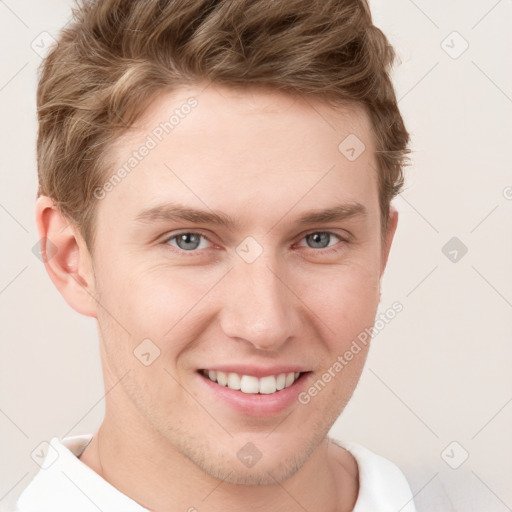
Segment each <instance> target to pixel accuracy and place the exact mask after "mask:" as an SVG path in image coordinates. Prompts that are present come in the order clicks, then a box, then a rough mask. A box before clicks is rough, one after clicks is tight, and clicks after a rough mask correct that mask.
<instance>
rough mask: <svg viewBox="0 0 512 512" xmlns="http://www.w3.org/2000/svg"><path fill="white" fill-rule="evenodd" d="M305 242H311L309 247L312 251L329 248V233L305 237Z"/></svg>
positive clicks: (312, 234)
mask: <svg viewBox="0 0 512 512" xmlns="http://www.w3.org/2000/svg"><path fill="white" fill-rule="evenodd" d="M306 240H307V241H308V242H311V245H310V247H312V248H313V249H324V248H326V247H328V246H329V242H330V240H331V233H322V232H318V233H311V234H309V235H306Z"/></svg>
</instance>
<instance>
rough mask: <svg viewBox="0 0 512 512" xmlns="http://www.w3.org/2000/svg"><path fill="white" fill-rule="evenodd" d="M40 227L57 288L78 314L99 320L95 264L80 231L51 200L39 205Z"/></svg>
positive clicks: (42, 246)
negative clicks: (97, 316) (93, 265)
mask: <svg viewBox="0 0 512 512" xmlns="http://www.w3.org/2000/svg"><path fill="white" fill-rule="evenodd" d="M36 224H37V231H38V233H39V237H40V253H41V259H42V260H43V262H44V266H45V268H46V271H47V272H48V275H49V276H50V278H51V280H52V281H53V284H54V285H55V286H56V287H57V289H58V290H59V292H60V294H61V295H62V296H63V297H64V299H65V300H66V302H67V303H68V304H69V305H70V306H71V307H72V308H73V309H74V310H75V311H78V313H81V314H82V315H86V316H92V317H96V315H97V313H96V311H97V301H96V299H95V297H96V292H95V280H94V272H93V267H92V260H91V256H90V253H89V250H88V248H87V245H86V243H85V241H84V239H83V238H82V236H81V234H80V233H79V230H78V229H77V227H76V226H75V225H74V224H72V223H70V222H69V221H68V220H67V218H66V217H64V215H63V214H62V213H61V211H60V210H59V209H58V208H57V206H56V205H55V203H54V201H53V200H52V199H51V198H49V197H47V196H40V197H39V198H38V199H37V201H36Z"/></svg>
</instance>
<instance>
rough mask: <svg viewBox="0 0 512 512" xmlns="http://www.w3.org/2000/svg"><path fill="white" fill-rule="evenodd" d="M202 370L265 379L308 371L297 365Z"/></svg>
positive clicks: (221, 367) (207, 367)
mask: <svg viewBox="0 0 512 512" xmlns="http://www.w3.org/2000/svg"><path fill="white" fill-rule="evenodd" d="M201 369H202V370H213V371H217V372H219V371H220V372H225V373H237V374H238V375H251V376H253V377H258V378H262V377H267V376H269V375H279V374H281V373H292V372H293V373H304V372H307V371H309V370H307V369H306V367H304V366H302V365H297V364H279V365H274V366H255V365H251V364H221V365H212V366H205V367H204V368H201Z"/></svg>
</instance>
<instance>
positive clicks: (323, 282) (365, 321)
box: [301, 265, 380, 345]
mask: <svg viewBox="0 0 512 512" xmlns="http://www.w3.org/2000/svg"><path fill="white" fill-rule="evenodd" d="M379 283H380V281H379V274H378V272H375V270H373V267H371V266H363V265H350V266H343V267H340V268H339V269H336V270H334V271H332V269H331V272H330V273H329V274H327V273H326V274H325V275H323V276H322V275H319V274H317V275H316V276H315V278H314V279H311V281H310V282H309V284H307V280H306V281H305V282H304V283H302V284H301V289H302V290H304V295H303V297H304V301H305V302H306V304H307V305H308V306H309V307H311V309H312V310H313V311H314V312H315V313H316V314H317V315H318V317H319V318H320V320H321V321H322V322H323V323H324V324H325V326H326V327H328V328H329V329H328V332H329V336H328V337H329V339H330V340H331V343H333V344H338V345H339V344H342V345H343V343H346V342H347V341H348V340H351V339H352V338H353V337H356V336H357V335H358V334H359V333H360V332H361V331H363V330H364V329H365V328H367V327H370V326H371V325H372V324H373V321H374V318H375V314H376V311H377V306H378V303H379V298H380V284H379Z"/></svg>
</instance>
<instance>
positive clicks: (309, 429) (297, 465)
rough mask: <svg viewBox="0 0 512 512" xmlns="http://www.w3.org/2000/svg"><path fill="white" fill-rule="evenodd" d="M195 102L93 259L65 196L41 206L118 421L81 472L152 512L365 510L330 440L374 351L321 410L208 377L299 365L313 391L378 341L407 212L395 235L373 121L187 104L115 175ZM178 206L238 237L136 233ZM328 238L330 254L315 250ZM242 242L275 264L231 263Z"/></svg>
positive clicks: (242, 97) (183, 96)
mask: <svg viewBox="0 0 512 512" xmlns="http://www.w3.org/2000/svg"><path fill="white" fill-rule="evenodd" d="M191 96H193V97H195V98H196V99H197V101H198V105H197V107H196V108H194V109H193V110H192V112H191V113H190V114H189V115H187V116H186V117H185V118H184V119H182V120H181V121H180V123H179V125H178V126H176V127H175V128H174V129H173V131H172V133H170V134H169V135H167V136H166V137H165V138H164V139H163V140H162V142H160V143H159V144H158V145H157V147H155V148H154V149H152V150H151V151H150V153H149V154H148V155H147V156H146V157H145V158H144V159H143V160H142V161H141V162H140V163H139V164H138V166H137V167H136V168H135V169H134V170H133V171H132V172H131V173H130V174H129V175H128V176H127V177H126V178H125V179H124V180H123V181H122V182H121V183H120V184H118V185H117V186H116V187H115V188H114V189H113V190H112V191H110V192H109V193H107V194H106V196H105V198H104V199H102V200H100V201H98V204H97V208H98V210H97V217H96V225H95V230H96V239H95V245H94V248H93V250H92V251H89V249H88V247H87V245H86V244H85V242H84V240H83V238H82V236H81V234H80V232H79V230H78V229H77V228H76V227H75V226H74V225H73V224H69V225H68V223H67V221H66V219H65V218H64V217H63V216H62V214H61V213H60V212H59V210H58V209H57V208H56V207H55V206H54V204H53V202H52V200H51V199H49V198H48V197H44V196H42V197H40V198H39V199H38V201H37V208H36V209H37V224H38V229H39V233H40V236H41V237H47V238H49V239H50V240H51V241H52V243H53V244H54V245H55V246H56V247H57V253H56V254H55V256H53V257H52V258H50V259H49V260H48V261H47V262H46V263H45V265H46V268H47V271H48V273H49V275H50V277H51V278H52V280H53V282H54V283H55V285H56V286H57V288H58V289H59V291H60V292H61V294H62V295H63V296H64V298H65V299H66V300H67V302H68V303H69V304H70V305H71V306H72V307H73V308H74V309H75V310H77V311H78V312H80V313H82V314H84V315H88V316H91V317H94V318H96V319H97V325H98V332H99V338H100V347H101V357H102V366H103V373H104V382H105V390H106V392H107V394H106V397H105V406H106V413H105V418H104V421H103V423H102V425H101V427H100V428H99V429H98V431H97V432H96V433H95V434H94V437H93V440H92V442H91V443H90V444H89V446H88V447H87V449H86V450H85V452H84V453H83V454H82V456H81V460H82V462H84V463H85V464H87V465H88V466H90V467H91V468H92V469H93V470H94V471H96V472H97V473H98V474H99V475H101V476H102V477H103V478H104V479H105V480H107V481H108V482H110V483H111V484H112V485H114V486H115V487H116V488H118V489H119V490H120V491H121V492H123V493H125V494H127V495H128V496H130V497H131V498H132V499H134V500H135V501H137V502H138V503H140V504H141V505H143V506H144V507H146V508H148V509H151V510H169V508H168V507H169V504H171V503H172V504H173V510H190V509H192V507H195V508H196V509H197V510H199V511H201V512H202V511H218V510H222V511H224V512H225V511H238V510H244V511H249V512H250V511H256V510H267V511H276V512H277V511H288V512H290V511H299V510H300V511H302V510H304V508H305V509H307V510H308V511H310V512H315V511H326V510H327V511H334V510H336V511H349V510H352V507H353V506H354V503H355V501H356V498H357V493H358V469H357V464H356V462H355V460H354V459H353V457H352V456H351V455H350V454H349V453H348V452H347V451H346V450H344V449H343V448H341V447H339V446H338V445H336V444H334V443H332V442H330V439H329V437H328V431H329V429H330V427H331V426H332V424H333V423H334V421H335V420H336V419H337V418H338V416H339V415H340V413H341V412H342V410H343V409H344V407H345V406H346V404H347V402H348V401H349V399H350V397H351V395H352V393H353V391H354V388H355V386H356V384H357V381H358V379H359V377H360V374H361V371H362V369H363V365H364V362H365V359H366V354H367V347H363V350H361V352H359V353H358V354H357V355H356V356H355V357H354V358H353V359H352V360H351V361H350V363H349V364H348V365H347V366H346V367H345V368H344V369H343V371H341V372H339V374H337V376H336V378H334V379H333V380H332V381H331V382H330V383H329V384H328V385H327V386H326V387H325V388H324V389H323V390H322V391H321V392H320V393H318V395H317V396H315V397H314V398H312V399H311V401H310V402H309V403H308V404H307V405H302V404H299V403H294V404H293V405H292V406H291V407H289V408H287V409H286V410H284V411H282V412H279V413H277V414H273V415H270V416H266V417H254V416H248V415H245V414H241V413H239V412H237V411H235V410H234V409H233V408H232V407H231V406H229V405H227V404H226V403H224V402H223V401H222V400H219V399H217V398H216V397H215V396H213V395H212V394H209V393H205V388H204V383H203V382H202V381H201V379H202V377H200V376H199V375H198V373H197V370H198V369H199V368H210V367H213V366H214V365H219V364H226V363H247V364H254V365H262V366H268V365H272V364H281V363H282V364H298V365H301V366H303V367H305V368H307V369H308V371H310V372H311V373H309V374H308V375H307V376H306V377H307V379H310V380H309V382H310V383H313V382H315V381H316V380H317V379H318V378H320V376H321V375H322V374H323V373H324V372H325V371H326V370H327V369H328V368H329V367H331V366H332V364H333V363H334V362H335V361H336V358H337V356H338V355H340V354H343V353H344V352H345V351H346V350H347V349H348V348H349V347H350V344H351V342H352V341H353V340H354V339H356V337H357V335H358V334H359V333H360V332H362V331H363V330H364V329H365V328H368V327H370V326H372V325H373V322H374V318H375V314H376V310H377V306H378V303H379V300H380V279H381V276H382V273H383V271H384V268H385V266H386V261H387V257H388V253H389V250H390V246H391V242H392V239H393V235H394V232H395V229H396V224H397V220H398V214H397V212H396V211H395V210H394V209H391V213H390V221H389V224H388V230H387V231H386V232H385V233H384V234H382V233H381V230H380V213H379V203H378V188H377V175H376V167H377V164H376V160H375V146H374V141H373V138H372V135H371V129H370V124H369V120H368V117H367V115H366V114H365V112H364V111H363V110H361V109H359V108H358V107H356V106H353V107H350V108H348V107H344V108H338V109H334V108H333V107H330V106H327V105H326V104H323V103H320V102H318V101H312V100H308V101H305V100H303V99H301V98H298V97H292V96H289V95H285V94H282V93H278V92H275V91H265V90H261V89H259V90H250V89H244V90H243V91H240V90H233V89H227V88H224V87H221V86H214V85H209V86H208V87H206V88H205V87H204V85H202V86H199V85H197V86H190V87H186V88H185V87H183V88H181V89H178V90H176V91H173V92H172V93H164V94H162V95H161V96H160V97H158V98H157V99H156V101H155V102H154V103H153V104H152V105H151V107H150V108H149V109H148V110H147V111H146V112H145V114H144V116H143V117H142V118H141V119H139V121H138V122H137V123H136V126H134V127H133V129H132V130H130V132H129V133H127V134H125V135H124V136H123V137H121V138H120V139H119V141H118V142H117V143H116V144H115V145H114V146H113V147H112V150H111V153H110V155H109V157H110V161H111V162H112V164H113V167H112V169H113V170H115V169H116V168H118V167H119V166H121V165H122V164H123V163H124V162H126V160H127V159H128V158H129V157H130V155H131V153H132V152H133V151H134V150H135V149H137V148H139V147H140V146H141V145H142V144H143V143H144V141H145V140H146V137H147V135H148V134H150V133H151V131H152V130H153V129H154V127H155V126H157V125H158V124H159V123H160V122H162V121H163V120H165V119H166V118H168V116H169V114H168V113H169V112H171V111H172V110H173V109H175V108H177V107H179V106H180V105H182V104H183V103H184V102H185V101H186V100H187V98H189V97H191ZM349 134H356V135H357V137H358V138H359V139H360V140H361V141H363V142H364V144H365V146H366V149H365V151H364V152H363V153H362V154H361V155H360V156H359V157H358V158H357V159H356V160H355V161H349V160H348V159H347V158H346V157H345V156H344V155H343V154H342V153H341V152H340V151H339V150H338V145H339V144H340V142H341V141H343V140H344V139H345V137H347V136H348V135H349ZM116 166H117V167H116ZM108 176H110V174H108ZM108 176H107V177H108ZM166 202H173V203H180V204H181V205H186V206H189V207H191V208H198V209H203V210H206V211H210V210H214V211H218V212H223V213H224V214H225V215H229V216H230V217H232V218H233V219H234V220H236V221H237V223H238V226H237V228H236V229H234V230H230V229H227V228H226V227H225V226H222V225H216V224H210V223H208V224H199V223H197V222H190V221H183V220H158V221H157V220H155V221H153V222H149V223H144V224H142V223H137V222H136V221H135V218H136V216H137V214H138V213H139V212H140V211H141V210H142V209H144V208H147V207H148V206H154V205H155V204H157V203H166ZM354 203H359V204H361V205H362V206H363V207H364V209H365V212H366V213H365V214H364V215H355V216H353V217H351V218H347V219H344V220H338V221H330V222H317V223H314V224H311V225H306V226H299V225H298V224H297V221H296V219H297V218H298V217H299V216H300V215H301V214H303V213H305V212H306V211H310V210H319V209H324V208H328V207H331V206H335V205H339V204H354ZM325 231H329V232H330V233H332V235H331V236H330V238H329V237H327V242H326V245H328V247H327V249H325V248H323V246H322V247H319V245H315V244H314V241H313V240H311V237H307V236H306V235H308V234H312V233H318V232H320V233H322V232H325ZM184 232H193V233H198V234H201V235H204V236H205V237H206V238H200V240H201V243H200V245H199V246H198V248H197V249H195V250H191V249H190V248H189V249H187V248H186V249H183V248H180V247H179V246H178V244H177V239H176V238H174V239H173V238H172V235H174V236H175V235H177V234H179V233H184ZM381 235H384V236H381ZM248 236H251V237H253V238H254V239H255V240H256V241H257V242H258V244H259V245H260V247H261V248H262V251H263V252H262V254H261V255H260V256H259V257H258V258H257V259H256V260H255V261H253V262H252V263H247V262H246V261H244V260H243V259H242V258H241V257H240V256H239V254H238V253H237V252H236V248H237V246H239V244H240V243H241V242H242V241H243V240H244V239H246V237H248ZM338 237H339V238H338ZM324 241H325V239H324ZM182 247H183V246H182ZM186 247H190V246H186ZM329 249H335V250H333V251H331V252H326V251H327V250H329ZM187 251H188V252H187ZM147 338H149V339H150V340H152V342H153V343H154V344H155V345H156V346H158V348H159V350H160V355H159V357H158V358H156V359H155V360H154V362H152V363H151V364H150V365H149V366H145V365H144V364H142V363H141V362H140V361H139V359H137V358H136V357H135V356H134V353H133V352H134V349H136V347H137V346H138V345H139V344H140V343H141V341H142V340H144V339H147ZM248 442H251V443H253V444H254V445H255V446H256V447H257V449H258V450H259V452H260V453H261V454H262V457H261V459H260V460H259V461H258V462H257V464H255V465H254V466H253V467H250V468H248V467H246V466H245V465H244V464H242V463H241V462H240V460H239V459H238V457H237V452H238V451H239V450H240V449H241V448H242V447H243V446H244V445H246V443H248Z"/></svg>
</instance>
